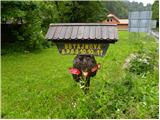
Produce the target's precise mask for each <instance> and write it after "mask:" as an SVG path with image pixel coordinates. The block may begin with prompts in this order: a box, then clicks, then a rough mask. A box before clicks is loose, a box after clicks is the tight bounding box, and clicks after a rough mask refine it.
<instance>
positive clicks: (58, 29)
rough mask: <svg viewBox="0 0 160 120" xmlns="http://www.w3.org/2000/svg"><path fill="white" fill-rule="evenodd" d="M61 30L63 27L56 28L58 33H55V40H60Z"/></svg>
mask: <svg viewBox="0 0 160 120" xmlns="http://www.w3.org/2000/svg"><path fill="white" fill-rule="evenodd" d="M61 29H62V26H58V27H57V28H56V32H55V34H54V36H53V39H59V35H60V32H61Z"/></svg>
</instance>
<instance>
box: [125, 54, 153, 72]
mask: <svg viewBox="0 0 160 120" xmlns="http://www.w3.org/2000/svg"><path fill="white" fill-rule="evenodd" d="M154 64H155V63H154V61H153V60H152V58H151V57H150V56H148V55H146V54H145V53H136V54H131V55H130V56H129V57H128V58H127V59H126V63H125V64H124V66H123V68H125V69H126V70H128V71H129V72H132V73H135V74H137V75H145V74H146V73H148V72H149V73H152V72H153V71H154Z"/></svg>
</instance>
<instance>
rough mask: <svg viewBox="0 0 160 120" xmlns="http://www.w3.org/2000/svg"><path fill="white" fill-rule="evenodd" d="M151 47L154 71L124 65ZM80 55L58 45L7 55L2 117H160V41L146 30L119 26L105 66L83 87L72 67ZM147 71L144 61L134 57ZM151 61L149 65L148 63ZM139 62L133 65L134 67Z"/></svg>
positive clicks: (3, 67)
mask: <svg viewBox="0 0 160 120" xmlns="http://www.w3.org/2000/svg"><path fill="white" fill-rule="evenodd" d="M135 53H141V54H142V53H145V55H146V56H150V57H151V59H152V60H153V62H151V64H152V63H154V64H153V69H152V72H148V70H147V72H146V74H145V76H144V75H138V74H136V73H135V72H132V71H130V72H129V71H128V70H126V69H123V66H124V64H125V63H126V60H127V58H128V56H130V55H131V54H135ZM73 58H74V56H72V55H70V56H65V55H64V56H63V55H60V54H59V53H58V50H57V48H56V47H55V46H53V47H52V48H47V49H45V50H43V51H42V52H36V53H28V52H25V53H23V54H22V53H15V52H14V53H11V54H6V55H3V56H2V96H1V97H2V103H1V107H2V114H1V115H2V116H1V117H2V118H46V119H47V118H97V119H98V118H101V119H102V118H157V119H158V117H159V116H158V114H159V113H158V107H159V105H158V102H159V100H158V44H157V42H156V41H155V39H154V38H150V37H149V36H144V35H143V34H139V35H137V34H131V33H128V32H126V31H121V32H119V41H118V42H117V43H115V44H113V45H110V47H109V49H108V51H107V54H106V56H105V57H103V58H100V57H96V60H97V62H98V63H101V65H102V66H101V69H100V70H99V71H98V73H97V75H96V76H95V77H94V78H93V79H92V80H91V86H90V92H89V93H88V94H87V95H84V94H83V92H82V90H81V89H80V88H79V86H78V85H77V84H76V82H75V81H74V80H73V78H72V76H71V75H70V74H69V73H68V71H67V69H68V68H69V67H72V62H73ZM132 64H133V66H134V68H135V69H138V71H139V70H140V71H141V72H143V71H142V70H141V69H139V67H140V66H141V65H139V63H138V64H137V63H132ZM144 66H145V65H144ZM132 68H133V67H132Z"/></svg>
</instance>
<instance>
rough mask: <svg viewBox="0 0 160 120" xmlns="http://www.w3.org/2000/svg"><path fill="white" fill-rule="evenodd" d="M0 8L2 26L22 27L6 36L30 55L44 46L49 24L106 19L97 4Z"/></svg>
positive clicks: (5, 4)
mask: <svg viewBox="0 0 160 120" xmlns="http://www.w3.org/2000/svg"><path fill="white" fill-rule="evenodd" d="M1 6H2V23H7V22H9V23H10V24H21V27H20V29H13V30H12V31H10V32H9V34H11V33H12V34H14V36H16V42H18V44H21V46H24V49H25V50H29V51H31V50H34V49H40V48H42V47H43V46H44V45H46V43H45V42H44V35H45V34H46V32H47V29H48V26H49V24H50V23H55V22H62V23H63V22H96V21H100V20H101V19H104V17H105V15H106V13H105V9H104V8H103V6H102V5H101V3H100V2H98V1H97V2H95V1H69V2H65V1H61V2H58V1H52V2H51V1H44V2H37V1H34V2H33V1H2V4H1Z"/></svg>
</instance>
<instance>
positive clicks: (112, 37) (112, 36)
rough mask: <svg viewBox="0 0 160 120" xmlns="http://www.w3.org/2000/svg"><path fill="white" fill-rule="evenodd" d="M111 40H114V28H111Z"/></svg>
mask: <svg viewBox="0 0 160 120" xmlns="http://www.w3.org/2000/svg"><path fill="white" fill-rule="evenodd" d="M108 33H109V39H114V27H109V32H108Z"/></svg>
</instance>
